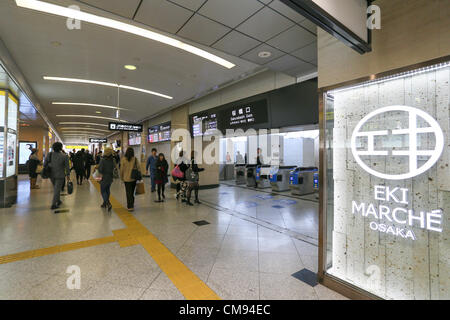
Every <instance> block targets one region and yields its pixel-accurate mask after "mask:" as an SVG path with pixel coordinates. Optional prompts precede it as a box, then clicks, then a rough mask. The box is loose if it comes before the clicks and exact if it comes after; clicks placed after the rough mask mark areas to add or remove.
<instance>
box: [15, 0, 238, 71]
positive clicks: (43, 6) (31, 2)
mask: <svg viewBox="0 0 450 320" xmlns="http://www.w3.org/2000/svg"><path fill="white" fill-rule="evenodd" d="M16 4H17V6H19V7H22V8H27V9H31V10H36V11H40V12H46V13H50V14H54V15H57V16H62V17H67V18H72V19H76V20H80V21H84V22H89V23H93V24H96V25H100V26H103V27H107V28H111V29H115V30H119V31H123V32H127V33H131V34H134V35H137V36H140V37H144V38H147V39H150V40H154V41H158V42H161V43H164V44H166V45H169V46H172V47H175V48H178V49H181V50H184V51H187V52H190V53H192V54H195V55H197V56H199V57H202V58H204V59H207V60H209V61H212V62H214V63H217V64H219V65H221V66H223V67H225V68H227V69H231V68H233V67H235V64H233V63H231V62H229V61H227V60H225V59H223V58H220V57H218V56H216V55H214V54H212V53H209V52H207V51H205V50H202V49H200V48H197V47H194V46H192V45H190V44H187V43H184V42H182V41H180V40H177V39H174V38H171V37H168V36H165V35H163V34H160V33H157V32H154V31H150V30H147V29H144V28H140V27H137V26H134V25H131V24H128V23H124V22H120V21H117V20H113V19H109V18H105V17H100V16H97V15H94V14H91V13H87V12H82V11H78V10H74V9H71V8H67V7H63V6H58V5H55V4H51V3H47V2H44V1H38V0H16Z"/></svg>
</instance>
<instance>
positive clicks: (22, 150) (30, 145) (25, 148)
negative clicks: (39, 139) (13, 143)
mask: <svg viewBox="0 0 450 320" xmlns="http://www.w3.org/2000/svg"><path fill="white" fill-rule="evenodd" d="M36 148H37V143H36V142H23V141H21V142H19V165H24V164H26V163H27V161H28V159H29V158H30V155H31V149H36Z"/></svg>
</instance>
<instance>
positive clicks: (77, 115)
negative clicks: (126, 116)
mask: <svg viewBox="0 0 450 320" xmlns="http://www.w3.org/2000/svg"><path fill="white" fill-rule="evenodd" d="M56 116H57V117H61V118H63V117H65V118H92V119H103V120H109V121H114V122H117V121H118V122H125V123H127V122H128V121H125V120H119V119H116V118H107V117H98V116H86V115H81V114H58V115H56Z"/></svg>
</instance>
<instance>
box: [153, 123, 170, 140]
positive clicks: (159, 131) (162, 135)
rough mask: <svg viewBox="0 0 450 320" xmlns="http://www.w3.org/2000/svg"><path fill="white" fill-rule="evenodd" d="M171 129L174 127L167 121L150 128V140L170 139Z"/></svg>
mask: <svg viewBox="0 0 450 320" xmlns="http://www.w3.org/2000/svg"><path fill="white" fill-rule="evenodd" d="M171 129H172V126H171V122H166V123H163V124H159V125H157V126H152V127H150V128H148V142H149V143H157V142H165V141H170V139H171Z"/></svg>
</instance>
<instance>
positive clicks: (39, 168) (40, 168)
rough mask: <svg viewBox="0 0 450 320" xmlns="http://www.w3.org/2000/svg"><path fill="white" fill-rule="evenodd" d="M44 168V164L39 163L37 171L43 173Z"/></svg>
mask: <svg viewBox="0 0 450 320" xmlns="http://www.w3.org/2000/svg"><path fill="white" fill-rule="evenodd" d="M42 169H43V166H42V165H41V164H38V166H37V167H36V173H38V174H39V173H41V172H42Z"/></svg>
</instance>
